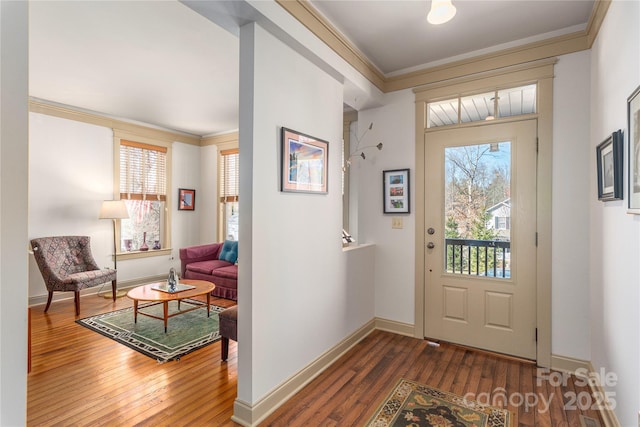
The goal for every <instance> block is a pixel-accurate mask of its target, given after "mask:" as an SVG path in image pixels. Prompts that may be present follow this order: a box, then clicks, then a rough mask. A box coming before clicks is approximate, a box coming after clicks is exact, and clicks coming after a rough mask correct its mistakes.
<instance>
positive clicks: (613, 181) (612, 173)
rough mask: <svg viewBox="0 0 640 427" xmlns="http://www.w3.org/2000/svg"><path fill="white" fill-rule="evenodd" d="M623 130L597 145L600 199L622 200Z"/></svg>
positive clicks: (604, 200)
mask: <svg viewBox="0 0 640 427" xmlns="http://www.w3.org/2000/svg"><path fill="white" fill-rule="evenodd" d="M622 138H623V137H622V131H621V130H617V131H615V132H614V133H612V134H611V135H610V136H609V137H608V138H607V139H605V140H604V141H603V142H601V143H600V144H599V145H598V147H596V162H597V164H598V200H601V201H603V202H606V201H609V200H622V199H623V197H624V196H623V194H622V181H623V176H622V174H623V165H622V156H623V150H624V147H623V141H622Z"/></svg>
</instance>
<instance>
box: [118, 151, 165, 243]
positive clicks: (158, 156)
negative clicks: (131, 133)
mask: <svg viewBox="0 0 640 427" xmlns="http://www.w3.org/2000/svg"><path fill="white" fill-rule="evenodd" d="M119 176H120V198H121V199H123V200H124V201H125V204H126V206H127V209H128V211H129V218H128V219H123V220H122V221H121V223H120V237H121V238H120V251H121V252H135V251H141V252H144V251H149V250H157V249H162V248H163V247H164V246H165V241H164V237H165V236H163V233H162V232H161V231H162V230H165V229H166V227H165V225H166V224H165V222H166V215H165V205H166V200H167V148H166V147H161V146H156V145H150V144H143V143H139V142H134V141H125V140H120V171H119Z"/></svg>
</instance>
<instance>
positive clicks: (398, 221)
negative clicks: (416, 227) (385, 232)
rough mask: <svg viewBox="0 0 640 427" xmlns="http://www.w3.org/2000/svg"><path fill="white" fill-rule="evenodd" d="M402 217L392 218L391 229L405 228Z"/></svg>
mask: <svg viewBox="0 0 640 427" xmlns="http://www.w3.org/2000/svg"><path fill="white" fill-rule="evenodd" d="M403 227H404V225H403V224H402V217H397V216H396V217H393V218H391V228H403Z"/></svg>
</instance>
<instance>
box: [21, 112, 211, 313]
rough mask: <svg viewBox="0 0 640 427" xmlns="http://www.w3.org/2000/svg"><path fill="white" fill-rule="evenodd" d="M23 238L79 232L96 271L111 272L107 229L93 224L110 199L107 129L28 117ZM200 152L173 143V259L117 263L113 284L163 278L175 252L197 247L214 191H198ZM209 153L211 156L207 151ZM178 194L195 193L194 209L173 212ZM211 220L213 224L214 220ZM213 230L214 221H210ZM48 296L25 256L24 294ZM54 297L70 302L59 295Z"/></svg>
mask: <svg viewBox="0 0 640 427" xmlns="http://www.w3.org/2000/svg"><path fill="white" fill-rule="evenodd" d="M29 117H30V123H29V130H30V135H29V238H30V239H31V238H34V237H43V236H53V235H64V234H78V235H87V236H90V237H91V250H92V253H93V256H94V258H95V259H96V262H97V263H98V265H99V266H100V267H112V266H113V261H112V256H111V255H112V253H113V225H112V221H110V220H100V219H98V213H99V211H100V206H101V203H102V201H103V200H111V199H112V198H113V131H112V130H111V129H110V128H106V127H102V126H96V125H92V124H87V123H82V122H76V121H73V120H68V119H62V118H58V117H53V116H48V115H45V114H38V113H30V114H29ZM200 150H201V149H200V147H197V146H194V145H189V144H184V143H178V142H176V143H173V145H172V168H171V173H172V178H171V188H170V192H171V196H172V202H171V206H169V209H171V215H172V238H171V239H172V248H173V251H172V253H171V255H161V256H156V257H148V258H137V259H129V260H125V259H122V258H120V259H118V281H119V282H121V283H122V282H126V281H131V280H136V279H143V278H147V277H153V276H158V275H163V274H167V273H168V271H169V269H170V268H171V267H176V268H179V266H180V258H179V253H178V249H179V248H181V247H185V246H189V245H193V244H199V243H201V242H202V241H201V235H200V222H201V221H200V217H201V216H202V214H203V212H207V213H208V212H210V211H211V207H210V205H211V203H212V200H214V199H215V195H213V196H211V195H208V194H207V192H208V191H215V187H211V186H208V187H207V188H206V191H200V179H201V174H200V165H201V161H203V160H202V156H201V154H200ZM209 154H210V153H209ZM178 188H193V189H196V209H195V211H179V210H178V208H177V197H178ZM215 218H216V217H215V215H214V216H213V218H212V219H211V221H215ZM214 224H215V223H214ZM46 293H47V291H46V288H45V286H44V282H43V280H42V276H41V275H40V271H39V270H38V267H37V265H36V263H35V260H34V258H33V256H30V257H29V296H30V297H32V298H34V297H40V298H38V299H39V300H40V301H41V300H42V298H41V297H42V296H44V295H46ZM56 297H57V298H64V297H72V295H71V296H68V295H65V294H57V296H56Z"/></svg>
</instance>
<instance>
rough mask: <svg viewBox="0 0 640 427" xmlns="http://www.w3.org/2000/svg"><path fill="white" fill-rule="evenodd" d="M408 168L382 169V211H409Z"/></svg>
mask: <svg viewBox="0 0 640 427" xmlns="http://www.w3.org/2000/svg"><path fill="white" fill-rule="evenodd" d="M409 201H410V200H409V169H395V170H386V171H382V203H383V212H384V213H410V203H409Z"/></svg>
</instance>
